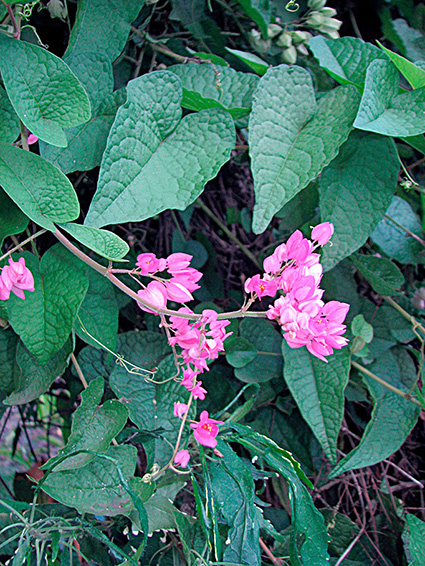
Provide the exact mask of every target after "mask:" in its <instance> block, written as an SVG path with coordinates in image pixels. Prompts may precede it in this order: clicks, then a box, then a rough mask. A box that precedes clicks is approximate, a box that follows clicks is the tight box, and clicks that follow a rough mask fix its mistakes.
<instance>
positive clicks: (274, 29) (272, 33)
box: [267, 24, 283, 39]
mask: <svg viewBox="0 0 425 566" xmlns="http://www.w3.org/2000/svg"><path fill="white" fill-rule="evenodd" d="M282 29H283V28H282V27H281V26H279V25H278V24H270V25H269V26H268V28H267V35H268V36H269V37H270V39H273V38H274V37H276V36H277V35H279V34H280V32H281V31H282Z"/></svg>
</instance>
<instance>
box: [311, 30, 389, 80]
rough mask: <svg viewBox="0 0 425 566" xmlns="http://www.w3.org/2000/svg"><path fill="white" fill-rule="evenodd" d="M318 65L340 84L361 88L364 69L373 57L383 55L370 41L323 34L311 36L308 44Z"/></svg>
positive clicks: (381, 56) (376, 57)
mask: <svg viewBox="0 0 425 566" xmlns="http://www.w3.org/2000/svg"><path fill="white" fill-rule="evenodd" d="M308 46H309V48H310V49H311V51H312V52H313V55H314V56H315V58H316V59H317V60H318V61H319V65H320V66H321V67H323V68H324V69H326V71H327V72H328V73H329V74H330V75H331V77H333V78H334V79H335V80H337V81H338V82H339V83H341V84H352V85H354V86H356V87H357V88H359V89H360V90H362V89H363V86H364V82H365V79H366V70H367V68H368V66H369V65H370V63H371V62H372V61H374V60H375V59H385V55H384V54H383V53H382V51H380V50H379V49H378V48H377V47H375V46H374V45H372V44H371V43H365V42H364V41H362V40H361V39H357V38H355V37H340V38H338V39H327V38H325V37H323V35H317V36H316V37H313V38H312V39H311V40H310V42H309V44H308Z"/></svg>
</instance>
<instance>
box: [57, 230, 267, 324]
mask: <svg viewBox="0 0 425 566" xmlns="http://www.w3.org/2000/svg"><path fill="white" fill-rule="evenodd" d="M54 235H55V236H56V238H57V239H58V240H59V241H60V242H61V243H62V244H63V245H64V246H65V247H66V248H67V249H68V250H69V251H70V252H71V253H73V254H74V255H76V256H77V257H78V258H79V259H81V260H82V261H84V263H86V264H87V265H88V266H90V267H91V268H93V269H94V270H95V271H97V272H98V273H100V274H101V275H103V276H104V277H106V278H107V279H109V281H110V282H111V283H112V284H113V285H115V286H116V287H118V289H121V291H123V293H125V294H126V295H128V296H129V297H131V298H132V299H133V300H135V301H137V302H138V303H140V304H141V305H143V306H144V307H147V308H148V309H149V310H151V311H153V312H154V313H157V314H164V315H167V316H176V317H178V318H186V319H188V320H201V319H202V314H195V313H191V314H186V313H181V312H178V311H176V310H172V309H165V308H163V309H159V308H157V307H155V306H154V305H152V304H150V303H149V302H148V301H145V300H144V299H142V298H141V297H140V296H139V295H138V294H137V293H135V292H134V291H133V290H132V289H130V287H127V285H126V284H125V283H123V282H122V281H121V280H120V279H118V278H117V277H115V275H113V273H112V270H111V269H110V268H108V267H105V266H103V265H101V264H100V263H97V261H95V260H94V259H92V258H91V257H89V256H88V255H87V254H85V253H84V252H82V251H81V250H80V249H78V248H77V246H75V245H74V244H73V243H72V242H70V241H69V240H68V238H67V237H66V236H65V235H64V234H62V232H61V231H60V230H59V229H58V228H56V230H55V232H54ZM266 316H267V313H266V312H265V311H257V312H254V311H244V310H243V309H239V310H237V311H231V312H227V313H220V314H219V315H218V316H217V319H218V320H227V319H231V318H244V317H251V318H266Z"/></svg>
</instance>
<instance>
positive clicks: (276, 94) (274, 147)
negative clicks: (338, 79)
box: [249, 65, 359, 234]
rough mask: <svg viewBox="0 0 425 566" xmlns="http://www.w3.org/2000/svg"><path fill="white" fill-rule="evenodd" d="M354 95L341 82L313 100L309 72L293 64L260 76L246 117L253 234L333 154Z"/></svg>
mask: <svg viewBox="0 0 425 566" xmlns="http://www.w3.org/2000/svg"><path fill="white" fill-rule="evenodd" d="M358 99H359V95H358V93H357V91H356V90H355V89H354V88H352V87H350V86H344V87H338V88H336V89H334V90H332V91H330V92H328V93H326V94H324V95H323V96H322V97H321V98H320V99H319V101H318V102H317V103H316V100H315V95H314V88H313V84H312V79H311V75H310V73H309V72H308V71H306V70H305V69H302V68H301V67H296V66H292V67H288V66H287V65H280V66H279V67H274V68H273V69H270V70H269V71H267V73H266V75H265V76H264V77H263V78H262V79H261V80H260V82H259V84H258V88H257V90H256V92H255V95H254V102H253V106H252V112H251V116H250V119H249V148H250V155H251V162H252V174H253V178H254V191H255V199H256V203H255V207H254V218H253V231H254V232H255V233H257V234H258V233H260V232H263V231H264V230H265V229H266V228H267V226H268V224H269V222H270V220H271V219H272V217H273V215H274V214H275V213H276V212H277V211H278V210H280V208H282V206H283V205H284V204H285V203H287V202H288V201H290V200H291V199H292V198H293V197H294V196H295V195H296V194H297V193H298V192H299V191H301V190H302V189H303V188H304V187H306V186H307V185H308V183H309V182H310V181H311V180H312V179H314V178H315V177H316V176H317V175H318V174H319V173H320V172H321V170H322V169H323V167H325V166H326V165H327V164H328V163H329V162H330V161H332V159H334V157H335V156H336V155H337V153H338V150H339V147H340V145H341V144H342V143H343V142H344V141H345V140H346V139H347V137H348V134H349V133H350V130H351V128H352V124H353V120H354V116H355V113H356V109H357V104H358Z"/></svg>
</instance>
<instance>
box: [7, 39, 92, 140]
mask: <svg viewBox="0 0 425 566" xmlns="http://www.w3.org/2000/svg"><path fill="white" fill-rule="evenodd" d="M0 71H1V74H2V78H3V82H4V86H5V88H6V91H7V94H8V95H9V98H10V101H11V103H12V105H13V107H14V109H15V111H16V113H17V114H18V116H19V118H20V119H21V120H22V122H23V123H24V124H25V126H26V127H27V128H28V129H29V130H30V132H32V133H33V134H35V135H36V136H37V137H39V138H40V139H42V140H44V141H45V142H47V143H51V144H52V145H58V146H60V147H65V146H66V144H67V141H66V137H65V133H64V131H63V128H70V127H73V126H78V125H79V124H82V123H84V122H87V120H89V119H90V101H89V99H88V97H87V94H86V92H85V90H84V88H83V87H82V85H81V84H80V82H79V81H78V79H77V77H76V76H75V75H74V74H73V72H72V71H71V69H70V68H69V67H68V65H67V64H66V63H65V62H64V61H62V59H59V57H56V55H53V53H50V52H49V51H47V50H46V49H43V48H42V47H39V46H38V45H33V44H31V43H26V42H24V41H18V40H16V39H12V38H11V37H8V36H6V35H4V34H0Z"/></svg>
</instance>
